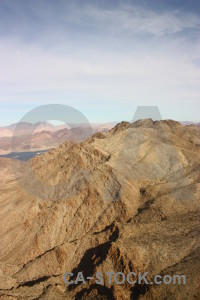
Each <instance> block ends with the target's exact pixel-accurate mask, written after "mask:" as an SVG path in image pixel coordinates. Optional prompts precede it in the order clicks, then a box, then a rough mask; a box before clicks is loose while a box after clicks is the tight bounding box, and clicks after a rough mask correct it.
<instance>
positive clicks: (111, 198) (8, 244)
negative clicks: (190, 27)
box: [0, 119, 200, 300]
mask: <svg viewBox="0 0 200 300" xmlns="http://www.w3.org/2000/svg"><path fill="white" fill-rule="evenodd" d="M199 137H200V127H199V126H195V125H188V126H183V125H181V124H180V123H179V122H176V121H172V120H164V121H153V120H151V119H145V120H139V121H136V122H134V123H128V122H121V123H119V124H117V125H116V126H115V127H114V128H112V129H110V130H109V131H106V132H99V133H95V134H94V135H93V136H92V137H89V138H88V139H86V140H84V141H80V142H71V141H66V142H64V143H63V144H62V145H60V146H59V147H58V148H56V149H52V150H50V151H49V152H47V153H45V154H43V155H41V156H39V157H34V158H33V159H31V160H30V161H28V162H27V163H25V162H20V161H17V160H12V159H5V158H1V159H0V176H1V184H0V208H1V209H0V299H5V300H7V299H77V300H78V299H108V300H110V299H111V300H112V299H116V300H121V299H124V300H125V299H145V300H147V299H159V300H160V299H161V300H162V299H163V300H164V299H169V300H175V299H180V300H182V299H185V300H186V299H200V271H199V270H200V227H199V226H200V223H199V222H200V163H199V162H200V151H199V150H200V138H199ZM107 271H113V272H123V273H125V274H127V273H129V272H135V273H138V272H148V277H149V278H150V279H152V278H153V277H154V276H155V275H156V274H167V275H173V274H184V275H185V276H186V278H187V281H186V284H185V285H183V284H181V285H177V284H176V285H173V284H168V285H164V284H160V285H155V284H152V285H146V284H142V285H139V284H134V285H131V284H128V283H125V284H122V285H117V284H115V283H114V282H111V283H109V282H108V280H107V279H105V281H104V284H103V285H99V284H96V283H95V282H94V281H92V280H87V279H86V283H85V284H72V285H67V284H66V283H65V281H64V274H65V273H66V272H72V273H73V274H75V275H76V274H77V273H78V272H83V275H84V277H85V278H87V277H93V276H94V274H95V273H96V272H102V273H105V272H107Z"/></svg>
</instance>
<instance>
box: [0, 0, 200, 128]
mask: <svg viewBox="0 0 200 300" xmlns="http://www.w3.org/2000/svg"><path fill="white" fill-rule="evenodd" d="M199 103H200V1H199V0H173V1H172V0H166V1H164V0H160V1H157V0H146V1H145V0H140V1H139V0H138V1H137V0H135V1H128V0H127V1H125V0H123V1H117V0H116V1H114V0H102V1H95V0H93V1H87V0H86V1H76V0H73V1H70V0H68V1H64V0H58V1H53V0H48V1H47V0H38V1H34V0H18V1H14V0H0V126H4V125H8V124H11V123H15V122H18V121H19V120H20V119H21V118H22V117H23V116H24V115H25V114H26V113H27V112H28V111H30V110H31V109H33V108H36V107H38V106H40V105H45V104H65V105H69V106H71V107H74V108H75V109H77V110H79V111H80V112H81V113H83V114H84V115H85V117H86V118H87V119H88V120H89V122H93V123H94V122H109V121H110V122H112V121H122V120H127V121H131V120H132V119H133V116H134V113H135V111H136V109H137V107H138V106H157V107H158V109H159V111H160V114H161V116H162V118H163V119H175V120H179V121H200V118H199V106H200V105H199Z"/></svg>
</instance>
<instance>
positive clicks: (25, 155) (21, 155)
mask: <svg viewBox="0 0 200 300" xmlns="http://www.w3.org/2000/svg"><path fill="white" fill-rule="evenodd" d="M47 151H48V150H39V151H32V152H11V153H8V154H4V155H0V158H1V157H7V158H13V159H18V160H24V161H27V160H29V159H31V158H33V157H34V156H35V155H40V154H43V153H45V152H47Z"/></svg>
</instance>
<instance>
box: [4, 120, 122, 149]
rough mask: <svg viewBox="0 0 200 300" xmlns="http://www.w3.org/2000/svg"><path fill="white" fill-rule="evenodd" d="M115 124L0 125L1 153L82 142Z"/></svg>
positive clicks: (44, 123)
mask: <svg viewBox="0 0 200 300" xmlns="http://www.w3.org/2000/svg"><path fill="white" fill-rule="evenodd" d="M115 125H116V123H106V124H97V123H93V124H91V127H88V125H86V124H76V125H74V124H69V125H68V126H67V125H65V124H64V125H59V126H56V125H53V124H51V123H49V122H38V123H26V122H21V123H18V124H12V125H9V126H6V127H0V154H7V153H9V152H13V151H17V152H21V151H29V150H31V151H33V150H44V149H49V148H53V147H57V146H59V145H60V144H62V143H63V142H65V141H78V142H80V141H83V140H85V139H87V138H88V137H90V136H91V135H92V134H94V133H96V132H106V131H108V130H110V129H111V128H112V127H113V126H115ZM16 126H17V130H16ZM30 135H31V138H30Z"/></svg>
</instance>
